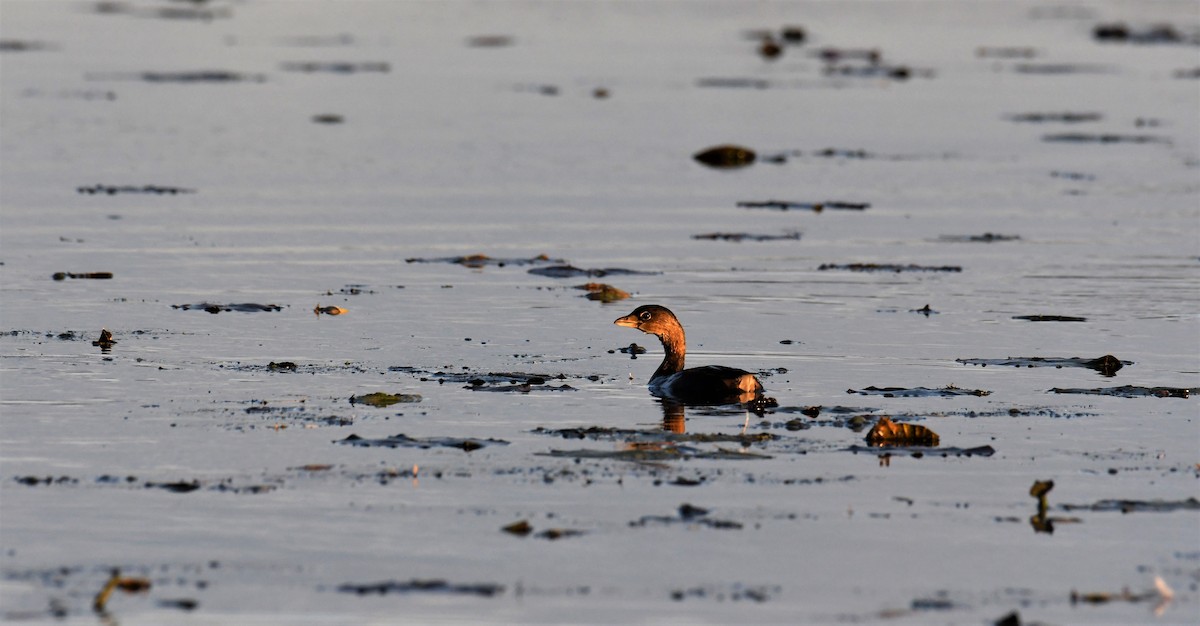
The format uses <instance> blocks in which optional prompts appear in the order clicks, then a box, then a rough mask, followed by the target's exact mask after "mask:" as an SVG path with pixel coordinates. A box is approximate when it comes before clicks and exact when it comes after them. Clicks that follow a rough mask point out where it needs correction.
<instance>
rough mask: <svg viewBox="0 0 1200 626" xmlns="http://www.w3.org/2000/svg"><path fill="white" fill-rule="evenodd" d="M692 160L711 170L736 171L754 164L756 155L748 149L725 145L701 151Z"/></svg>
mask: <svg viewBox="0 0 1200 626" xmlns="http://www.w3.org/2000/svg"><path fill="white" fill-rule="evenodd" d="M692 158H693V159H695V160H697V161H699V162H700V163H703V164H704V165H707V166H709V167H712V168H716V169H736V168H740V167H746V166H748V165H752V164H754V160H755V159H756V158H757V155H756V154H755V153H754V151H753V150H751V149H750V148H744V147H742V146H735V145H729V144H726V145H720V146H714V147H712V148H707V149H705V150H701V151H700V152H697V153H696V154H694V155H692Z"/></svg>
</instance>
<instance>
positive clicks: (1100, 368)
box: [955, 354, 1133, 376]
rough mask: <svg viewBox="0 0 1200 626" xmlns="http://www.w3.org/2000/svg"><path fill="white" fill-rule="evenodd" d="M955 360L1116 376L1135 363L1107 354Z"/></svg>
mask: <svg viewBox="0 0 1200 626" xmlns="http://www.w3.org/2000/svg"><path fill="white" fill-rule="evenodd" d="M955 361H957V362H959V363H962V364H964V365H979V366H982V367H987V366H989V365H1004V366H1008V367H1055V368H1063V367H1085V368H1087V369H1092V370H1096V371H1097V372H1100V373H1101V374H1104V375H1105V376H1114V375H1116V373H1117V371H1118V370H1120V369H1121V368H1123V367H1125V366H1126V365H1133V361H1122V360H1120V359H1118V358H1117V357H1115V356H1113V355H1111V354H1106V355H1104V356H1102V357H1097V358H1094V359H1081V358H1079V357H1069V358H1064V357H1041V356H1032V357H1009V358H1007V359H955Z"/></svg>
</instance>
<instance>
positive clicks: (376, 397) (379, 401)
mask: <svg viewBox="0 0 1200 626" xmlns="http://www.w3.org/2000/svg"><path fill="white" fill-rule="evenodd" d="M420 401H421V394H419V393H384V392H382V391H376V392H375V393H368V394H365V395H361V396H350V404H365V405H367V406H373V407H376V408H380V409H382V408H386V407H389V406H392V405H393V404H400V403H402V402H404V403H407V402H420Z"/></svg>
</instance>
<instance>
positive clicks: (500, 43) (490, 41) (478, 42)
mask: <svg viewBox="0 0 1200 626" xmlns="http://www.w3.org/2000/svg"><path fill="white" fill-rule="evenodd" d="M514 43H516V40H515V39H513V37H512V36H510V35H475V36H473V37H468V38H467V47H468V48H507V47H508V46H511V45H513V44H514Z"/></svg>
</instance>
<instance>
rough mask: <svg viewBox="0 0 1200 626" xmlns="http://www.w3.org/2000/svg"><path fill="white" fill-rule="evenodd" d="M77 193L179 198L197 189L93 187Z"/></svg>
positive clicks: (121, 186) (158, 186)
mask: <svg viewBox="0 0 1200 626" xmlns="http://www.w3.org/2000/svg"><path fill="white" fill-rule="evenodd" d="M75 191H76V192H77V193H81V194H84V195H87V196H95V195H106V196H115V195H117V194H149V195H154V196H177V195H180V194H190V193H196V190H195V189H188V188H186V187H168V186H165V185H141V186H138V185H92V186H90V187H76V188H75Z"/></svg>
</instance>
